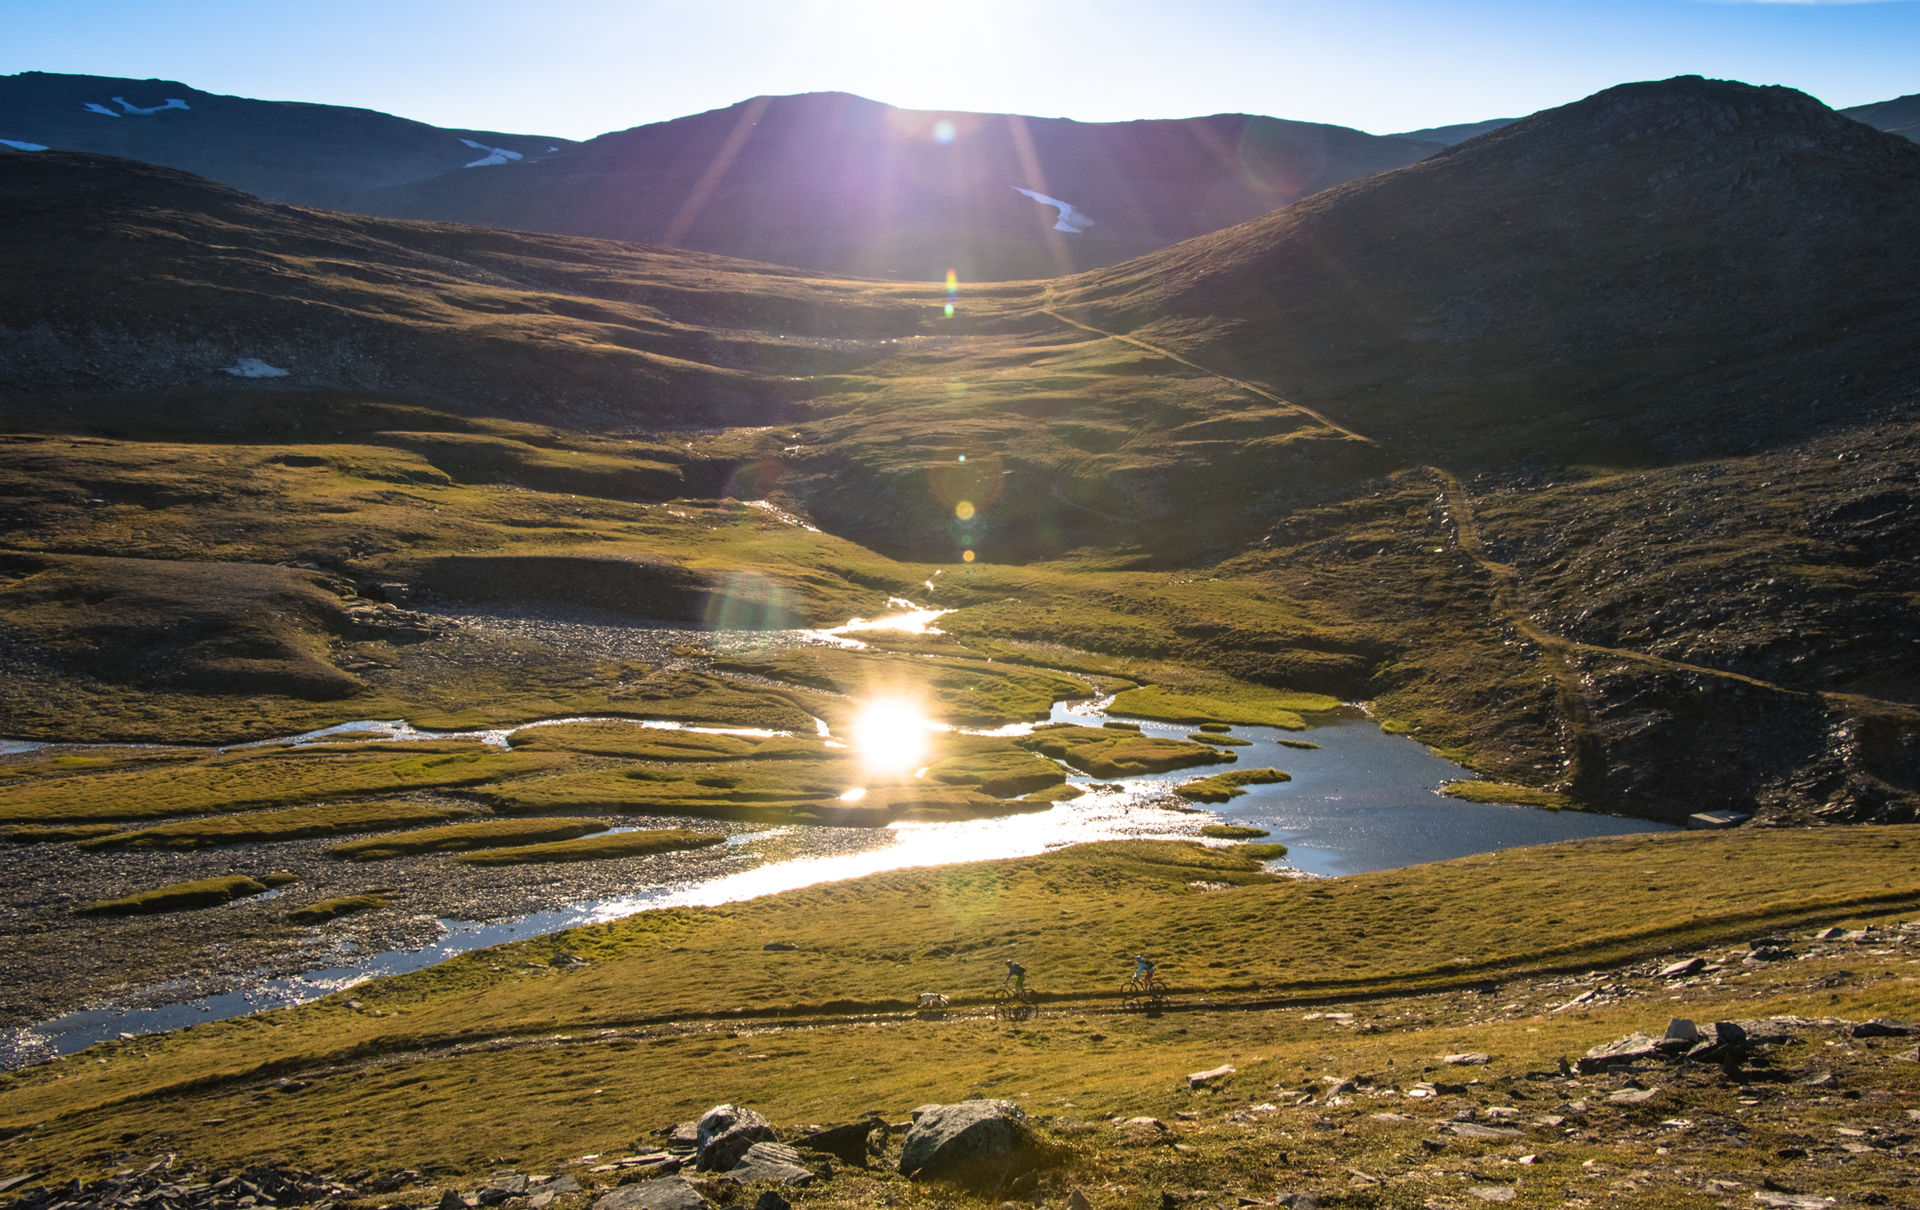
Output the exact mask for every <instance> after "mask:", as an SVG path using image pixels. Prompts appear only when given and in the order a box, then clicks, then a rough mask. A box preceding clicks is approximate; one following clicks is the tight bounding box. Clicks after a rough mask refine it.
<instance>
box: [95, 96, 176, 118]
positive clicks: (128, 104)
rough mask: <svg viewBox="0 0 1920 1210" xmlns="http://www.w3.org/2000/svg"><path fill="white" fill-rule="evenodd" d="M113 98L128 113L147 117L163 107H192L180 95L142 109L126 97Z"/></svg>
mask: <svg viewBox="0 0 1920 1210" xmlns="http://www.w3.org/2000/svg"><path fill="white" fill-rule="evenodd" d="M113 100H114V103H115V104H117V105H118V106H120V108H121V109H123V110H125V111H126V112H127V113H130V114H134V115H136V116H139V117H145V116H146V115H148V114H150V113H159V112H160V111H161V110H163V109H190V108H192V106H190V105H188V104H187V103H186V102H185V101H182V100H181V99H180V98H179V97H168V98H167V99H166V100H164V101H162V102H161V103H160V104H158V105H154V106H151V107H149V108H146V109H142V108H141V107H140V106H138V105H135V104H134V103H133V102H132V101H129V100H127V99H126V98H125V97H115V98H113Z"/></svg>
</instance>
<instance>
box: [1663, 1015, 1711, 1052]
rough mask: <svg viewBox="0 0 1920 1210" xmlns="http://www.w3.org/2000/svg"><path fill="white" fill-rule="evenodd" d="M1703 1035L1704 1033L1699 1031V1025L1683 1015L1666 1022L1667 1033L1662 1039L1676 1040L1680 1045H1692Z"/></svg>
mask: <svg viewBox="0 0 1920 1210" xmlns="http://www.w3.org/2000/svg"><path fill="white" fill-rule="evenodd" d="M1703 1037H1705V1035H1703V1034H1702V1033H1701V1032H1700V1027H1699V1026H1697V1025H1695V1024H1694V1023H1693V1022H1692V1021H1690V1020H1688V1019H1687V1018H1685V1017H1675V1018H1673V1020H1671V1021H1668V1022H1667V1035H1666V1038H1665V1039H1664V1040H1665V1041H1668V1042H1677V1043H1680V1044H1681V1045H1682V1046H1692V1045H1693V1044H1694V1043H1696V1042H1699V1041H1701V1040H1702V1038H1703Z"/></svg>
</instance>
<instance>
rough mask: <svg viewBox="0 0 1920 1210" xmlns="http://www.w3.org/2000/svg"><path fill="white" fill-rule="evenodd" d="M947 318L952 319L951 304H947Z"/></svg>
mask: <svg viewBox="0 0 1920 1210" xmlns="http://www.w3.org/2000/svg"><path fill="white" fill-rule="evenodd" d="M947 318H948V319H952V318H953V304H952V303H948V304H947Z"/></svg>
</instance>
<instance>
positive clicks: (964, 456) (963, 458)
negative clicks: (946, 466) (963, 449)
mask: <svg viewBox="0 0 1920 1210" xmlns="http://www.w3.org/2000/svg"><path fill="white" fill-rule="evenodd" d="M966 460H967V456H966V455H965V454H962V455H960V461H962V462H965V461H966Z"/></svg>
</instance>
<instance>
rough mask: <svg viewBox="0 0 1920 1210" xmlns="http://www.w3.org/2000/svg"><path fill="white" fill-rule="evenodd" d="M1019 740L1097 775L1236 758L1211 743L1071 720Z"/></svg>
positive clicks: (1132, 773) (1161, 770) (1133, 773)
mask: <svg viewBox="0 0 1920 1210" xmlns="http://www.w3.org/2000/svg"><path fill="white" fill-rule="evenodd" d="M1018 743H1019V744H1020V746H1021V747H1023V748H1027V749H1029V750H1031V751H1034V752H1039V753H1043V754H1044V755H1047V756H1050V757H1052V758H1053V759H1055V760H1059V761H1065V762H1066V763H1067V764H1069V765H1072V766H1073V767H1074V768H1076V769H1078V770H1080V771H1081V772H1082V773H1088V774H1091V775H1092V776H1094V777H1133V776H1137V775H1138V774H1141V773H1165V772H1167V771H1168V770H1170V769H1185V768H1188V767H1190V766H1193V765H1211V764H1219V763H1221V762H1225V761H1231V760H1232V759H1233V753H1231V752H1221V751H1220V750H1219V749H1217V748H1214V747H1212V746H1211V745H1209V744H1196V743H1190V742H1188V741H1185V740H1177V739H1161V738H1159V737H1158V736H1143V735H1140V734H1139V733H1138V732H1134V731H1128V730H1124V729H1108V728H1105V727H1076V726H1073V725H1072V724H1069V723H1061V724H1049V725H1047V726H1043V727H1036V728H1034V730H1033V733H1032V734H1031V735H1028V736H1025V737H1023V738H1022V739H1020V740H1019V741H1018Z"/></svg>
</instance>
